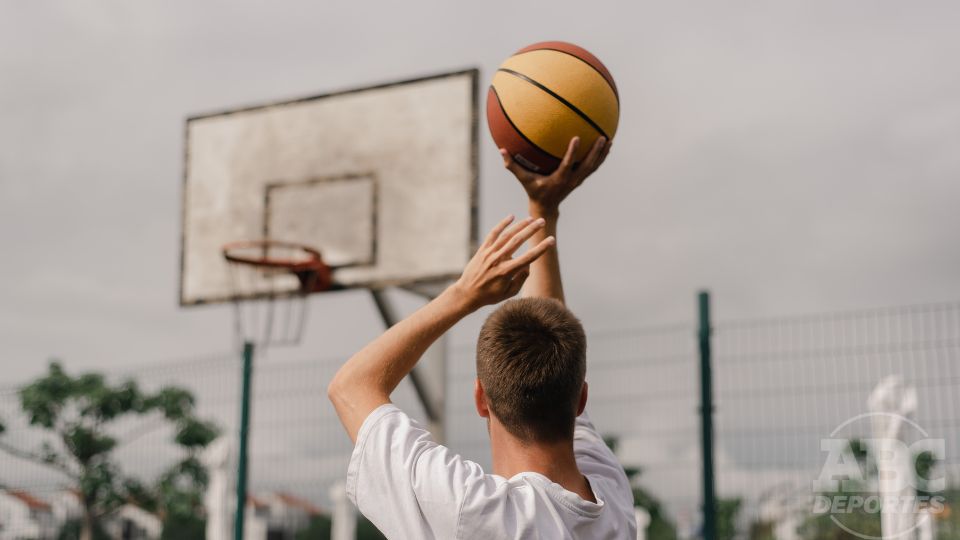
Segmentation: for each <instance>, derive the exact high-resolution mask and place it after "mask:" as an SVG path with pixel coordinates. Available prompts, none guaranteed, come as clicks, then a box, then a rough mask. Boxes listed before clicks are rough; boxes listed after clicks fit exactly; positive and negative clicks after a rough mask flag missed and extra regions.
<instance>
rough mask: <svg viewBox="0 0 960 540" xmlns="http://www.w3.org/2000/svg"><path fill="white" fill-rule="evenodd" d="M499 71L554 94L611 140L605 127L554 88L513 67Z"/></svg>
mask: <svg viewBox="0 0 960 540" xmlns="http://www.w3.org/2000/svg"><path fill="white" fill-rule="evenodd" d="M497 71H502V72H504V73H509V74H510V75H513V76H514V77H517V78H520V79H523V80H525V81H527V82H528V83H530V84H532V85H534V86H536V87H537V88H539V89H541V90H543V91H544V92H546V93H548V94H550V95H551V96H553V98H554V99H556V100H557V101H559V102H560V103H562V104H564V105H566V107H567V108H568V109H570V110H571V111H573V112H575V113H576V114H577V116H579V117H580V118H583V119H584V121H586V122H587V123H588V124H590V127H592V128H593V129H595V130H597V133H599V134H600V135H603V137H604V138H606V139H607V140H610V137H607V134H606V133H604V132H603V129H601V128H600V126H598V125H597V123H596V122H594V121H593V120H592V119H591V118H590V117H589V116H587V115H586V114H585V113H584V112H583V111H581V110H580V109H578V108H577V107H576V106H575V105H574V104H573V103H570V102H569V101H567V100H566V99H564V98H563V97H562V96H560V95H559V94H557V93H556V92H554V91H553V90H551V89H549V88H547V87H546V86H544V85H542V84H540V83H539V82H537V81H535V80H533V79H531V78H530V77H527V76H526V75H524V74H523V73H518V72H516V71H514V70H512V69H507V68H500V69H498V70H497Z"/></svg>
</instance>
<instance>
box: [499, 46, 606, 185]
mask: <svg viewBox="0 0 960 540" xmlns="http://www.w3.org/2000/svg"><path fill="white" fill-rule="evenodd" d="M619 119H620V100H619V96H618V95H617V85H616V83H614V82H613V76H612V75H610V72H609V71H608V70H607V68H606V67H605V66H604V65H603V63H602V62H600V60H599V59H597V57H596V56H594V55H592V54H590V53H589V52H588V51H586V50H585V49H583V48H581V47H578V46H576V45H573V44H571V43H564V42H562V41H545V42H542V43H535V44H533V45H530V46H529V47H524V48H523V49H520V50H519V51H517V52H516V53H515V54H514V55H513V56H511V57H510V58H508V59H507V60H506V61H505V62H504V63H503V64H502V65H501V66H500V69H498V70H497V73H496V75H494V77H493V83H492V84H491V85H490V90H489V91H488V92H487V124H489V126H490V133H491V134H492V135H493V140H494V142H495V143H496V144H497V146H498V147H500V148H506V149H507V151H508V152H510V155H512V156H513V158H514V159H515V160H516V161H517V163H519V164H520V165H522V166H523V167H525V168H527V169H530V170H531V171H534V172H538V173H543V174H546V173H550V172H552V171H554V170H555V169H556V168H557V166H558V165H559V164H560V160H561V159H562V158H563V155H564V154H565V153H566V151H567V145H568V144H569V143H570V139H572V138H573V137H575V136H578V137H580V148H579V149H578V150H577V153H576V155H575V156H574V159H575V161H580V160H581V159H583V157H584V156H586V154H587V152H589V151H590V148H591V147H592V146H593V143H594V142H595V141H596V140H597V138H598V137H600V136H604V137H606V138H607V140H612V139H613V136H614V134H616V132H617V123H618V121H619Z"/></svg>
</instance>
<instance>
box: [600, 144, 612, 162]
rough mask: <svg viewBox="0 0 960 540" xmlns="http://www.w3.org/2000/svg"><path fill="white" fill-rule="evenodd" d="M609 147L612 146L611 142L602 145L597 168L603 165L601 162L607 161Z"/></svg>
mask: <svg viewBox="0 0 960 540" xmlns="http://www.w3.org/2000/svg"><path fill="white" fill-rule="evenodd" d="M611 146H613V141H608V142H607V144H606V145H604V147H603V153H602V154H600V160H599V161H597V167H600V165H603V162H604V161H605V160H606V159H607V154H609V153H610V147H611Z"/></svg>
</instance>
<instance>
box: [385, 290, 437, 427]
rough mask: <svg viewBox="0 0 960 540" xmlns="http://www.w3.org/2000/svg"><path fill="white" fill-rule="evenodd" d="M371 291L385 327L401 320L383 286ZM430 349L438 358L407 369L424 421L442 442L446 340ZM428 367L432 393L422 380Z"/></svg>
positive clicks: (423, 360)
mask: <svg viewBox="0 0 960 540" xmlns="http://www.w3.org/2000/svg"><path fill="white" fill-rule="evenodd" d="M370 294H371V296H373V301H374V303H375V304H376V306H377V311H378V312H379V313H380V318H381V319H382V320H383V324H384V326H386V327H387V328H390V327H392V326H393V325H395V324H396V323H398V322H399V321H400V318H399V317H398V316H397V312H396V309H395V308H394V306H393V303H392V301H391V300H390V298H389V297H387V295H386V291H385V290H384V289H370ZM431 350H438V351H439V357H437V358H431V359H429V360H431V361H426V359H421V361H420V362H419V363H418V364H417V366H415V367H414V368H413V370H412V371H411V372H410V382H411V383H413V389H414V391H415V392H416V394H417V398H418V399H419V400H420V403H421V404H422V405H423V411H424V413H426V415H427V421H428V422H429V424H430V433H431V434H433V436H434V438H435V439H436V441H437V442H439V443H443V442H444V439H445V427H446V423H445V418H444V408H445V407H444V399H443V398H444V393H445V390H446V388H445V384H444V382H445V379H446V339H445V338H443V337H441V338H440V339H439V340H438V341H437V343H435V344H434V346H433V347H431ZM431 350H428V352H427V354H430V352H431ZM424 356H426V354H425V355H424ZM427 369H429V370H430V373H429V375H430V376H432V379H433V380H434V381H435V382H437V383H438V384H435V386H436V391H435V392H431V391H430V389H429V387H428V383H427V382H426V380H425V379H426V378H427V377H426V375H428V374H427V373H425V370H427Z"/></svg>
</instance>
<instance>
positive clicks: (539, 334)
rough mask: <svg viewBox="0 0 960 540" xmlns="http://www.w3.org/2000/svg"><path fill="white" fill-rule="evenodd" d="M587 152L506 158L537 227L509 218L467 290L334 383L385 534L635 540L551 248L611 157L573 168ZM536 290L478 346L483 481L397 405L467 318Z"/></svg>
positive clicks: (367, 497)
mask: <svg viewBox="0 0 960 540" xmlns="http://www.w3.org/2000/svg"><path fill="white" fill-rule="evenodd" d="M578 145H579V140H578V139H577V138H574V139H573V140H572V141H570V145H569V147H568V148H567V153H566V155H565V156H564V159H563V162H562V163H561V165H560V167H559V168H558V169H557V170H556V171H555V172H554V173H553V174H551V175H548V176H543V175H537V174H534V173H531V172H529V171H527V170H526V169H523V168H522V167H521V166H520V165H518V164H517V163H516V162H514V161H513V159H512V158H511V157H510V156H509V154H508V153H507V152H506V151H505V150H502V149H501V154H502V155H503V159H504V165H505V166H506V167H507V168H508V169H509V170H510V171H511V172H513V173H514V175H516V177H517V178H518V180H520V182H521V183H522V184H523V187H524V189H525V190H526V192H527V195H528V196H529V202H530V216H531V217H528V218H526V219H524V220H521V221H520V222H518V223H516V224H514V225H513V226H510V223H511V221H512V219H513V218H512V217H508V218H506V219H504V220H503V221H501V222H500V223H499V224H498V225H497V226H496V227H494V228H493V230H492V231H491V232H490V234H489V235H488V236H487V237H486V239H485V240H484V242H483V244H482V245H481V246H480V248H479V250H478V251H477V253H476V255H474V257H473V259H472V260H471V261H470V262H469V263H468V264H467V267H466V268H465V269H464V271H463V275H462V276H461V277H460V279H459V280H458V281H457V282H456V283H454V284H453V285H451V286H450V287H449V288H448V289H447V290H446V291H444V292H443V293H442V294H441V295H440V296H438V297H437V298H436V299H434V300H433V301H432V302H430V303H429V304H427V305H426V306H424V307H423V308H421V309H420V310H418V311H417V312H415V313H414V314H412V315H411V316H410V317H408V318H407V319H405V320H403V321H402V322H400V323H398V324H397V325H395V326H394V327H392V328H390V329H389V330H388V331H387V332H386V333H384V334H383V335H381V336H380V337H379V338H377V339H376V340H374V341H373V342H372V343H370V344H369V345H367V346H366V347H365V348H363V349H362V350H361V351H360V352H358V353H357V354H355V355H354V356H353V357H352V358H350V360H348V361H347V363H346V364H344V366H343V367H342V368H341V369H340V371H339V372H337V374H336V376H335V377H334V378H333V380H332V381H331V383H330V386H329V388H328V394H329V396H330V399H331V401H332V402H333V404H334V407H335V408H336V410H337V415H338V416H339V417H340V421H341V422H342V423H343V425H344V427H345V428H346V430H347V433H348V434H349V435H350V438H351V440H353V441H354V443H355V445H356V447H355V448H354V451H353V456H352V457H351V460H350V465H349V468H348V471H347V493H348V495H349V496H350V498H351V499H352V500H353V502H354V503H355V504H356V505H357V507H358V508H359V509H360V511H361V512H362V513H363V514H364V515H365V516H366V517H367V518H368V519H370V521H372V522H373V523H374V524H375V525H376V526H377V527H378V528H379V529H380V531H382V532H383V533H384V534H385V535H386V536H387V537H388V538H398V539H442V540H447V539H460V538H517V539H519V538H543V539H551V540H552V539H560V538H570V539H574V538H605V539H607V538H608V539H627V538H631V539H632V538H636V524H635V521H634V517H633V516H634V514H633V495H632V492H631V489H630V485H629V482H628V480H627V477H626V475H625V474H624V472H623V469H622V468H621V466H620V465H619V463H618V462H617V460H616V458H615V457H614V455H613V453H612V452H611V451H610V450H609V449H608V448H607V447H606V445H605V444H604V442H603V440H602V439H601V437H600V435H599V434H598V433H597V431H596V429H595V428H594V427H593V425H592V424H591V423H590V421H589V420H588V419H587V418H586V416H585V415H583V414H582V413H583V410H584V407H585V406H586V401H587V383H586V382H585V380H584V378H585V373H586V338H585V336H584V332H583V328H582V327H581V326H580V322H579V321H578V320H577V319H576V317H574V316H573V314H572V313H570V312H569V311H568V310H567V309H566V307H565V306H564V303H563V302H564V296H563V287H562V284H561V281H560V264H559V259H558V257H557V251H556V249H555V248H554V245H555V243H556V240H555V235H556V226H557V219H558V217H559V206H560V202H561V201H563V199H564V198H565V197H566V196H567V195H569V194H570V192H571V191H573V190H574V189H575V188H576V187H577V186H579V185H580V184H581V183H582V182H583V181H584V180H585V179H586V177H587V176H589V175H590V174H591V173H593V171H595V170H596V169H597V167H599V166H600V164H601V163H602V162H603V160H604V159H605V158H606V155H607V152H608V151H609V149H610V145H609V144H607V142H606V141H605V140H604V139H603V138H600V139H599V140H597V142H596V144H595V145H594V146H593V147H592V148H591V150H590V153H589V154H588V155H587V157H586V158H584V160H583V162H582V163H580V164H579V165H578V166H576V167H575V166H573V163H572V162H573V154H574V152H575V151H576V149H577V146H578ZM527 241H530V247H529V249H528V250H527V251H526V252H525V253H524V254H522V255H520V256H518V257H516V258H514V257H513V254H514V252H516V251H517V249H519V248H520V246H521V245H522V244H523V243H524V242H527ZM525 282H526V288H525V289H524V295H523V298H521V299H519V300H511V301H509V302H506V303H504V304H503V305H502V306H501V307H500V308H498V309H497V310H496V311H494V312H493V313H492V314H491V315H490V316H489V317H488V318H487V320H486V322H485V323H484V325H483V328H482V329H481V331H480V338H479V341H478V344H477V380H476V382H475V384H474V401H475V404H476V408H477V412H478V413H479V414H480V416H482V417H484V418H486V419H487V431H488V433H489V436H490V445H491V453H492V457H493V473H494V474H485V473H484V471H483V470H482V469H481V468H480V466H479V465H477V464H476V463H473V462H471V461H467V460H465V459H462V458H461V457H460V456H459V455H456V454H454V453H453V452H451V451H450V450H449V449H447V448H446V447H444V446H441V445H438V444H437V443H436V442H434V441H433V440H432V438H431V437H430V433H428V432H427V431H426V430H425V429H424V428H423V427H422V426H421V425H420V424H418V423H417V422H415V421H413V420H411V419H410V418H409V417H408V416H407V415H406V414H404V413H403V412H402V411H401V410H400V409H398V408H397V407H396V406H395V405H393V404H392V403H390V398H389V396H390V393H391V392H392V391H393V389H394V388H396V386H397V384H399V383H400V381H401V380H402V379H403V377H404V376H406V374H407V373H409V372H410V370H411V369H413V366H414V365H415V364H416V363H417V361H418V360H419V358H420V356H421V355H422V354H423V353H424V351H425V350H426V349H427V347H429V346H430V344H432V343H433V342H434V341H435V340H436V339H437V338H439V337H440V336H441V335H442V334H443V333H444V332H446V331H447V330H449V329H450V328H451V327H452V326H453V325H454V324H456V323H457V321H459V320H460V319H461V318H463V317H465V316H466V315H468V314H470V313H472V312H473V311H475V310H477V309H478V308H480V307H482V306H484V305H488V304H496V303H498V302H501V301H503V300H506V299H508V298H510V297H512V296H514V295H516V294H517V293H518V292H519V291H520V289H521V286H522V285H524V283H525Z"/></svg>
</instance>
